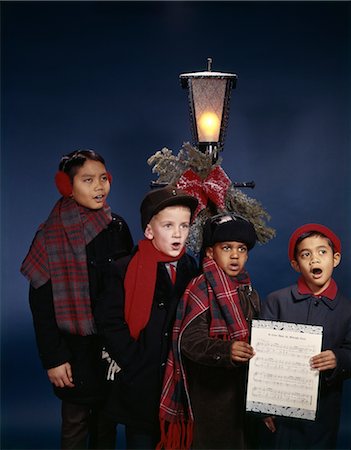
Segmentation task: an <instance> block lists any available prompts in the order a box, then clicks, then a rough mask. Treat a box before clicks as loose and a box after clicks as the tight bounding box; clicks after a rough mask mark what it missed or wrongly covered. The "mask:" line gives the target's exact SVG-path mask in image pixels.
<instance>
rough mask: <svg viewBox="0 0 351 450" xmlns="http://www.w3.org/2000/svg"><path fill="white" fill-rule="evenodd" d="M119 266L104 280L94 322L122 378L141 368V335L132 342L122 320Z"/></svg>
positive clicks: (121, 282) (121, 288) (119, 263)
mask: <svg viewBox="0 0 351 450" xmlns="http://www.w3.org/2000/svg"><path fill="white" fill-rule="evenodd" d="M124 260H126V259H125V258H123V259H121V260H120V261H119V262H118V263H117V262H114V263H112V264H110V266H109V269H108V270H106V272H105V273H104V275H103V277H104V280H103V285H104V288H103V292H102V294H101V297H100V300H99V306H98V307H97V308H96V310H95V314H94V315H95V321H96V325H97V330H98V333H99V335H100V336H101V337H102V339H103V344H104V346H105V348H106V350H107V352H108V353H109V355H110V357H111V358H112V359H113V360H114V361H115V362H116V363H117V364H118V366H119V367H120V368H121V369H122V372H121V375H122V376H123V377H124V376H126V377H130V376H132V375H134V374H135V372H137V371H138V370H140V367H141V366H142V365H143V364H144V362H145V361H144V359H145V356H144V355H145V352H144V351H143V338H142V336H143V332H141V334H140V336H139V339H138V340H135V339H134V338H133V337H132V336H131V334H130V330H129V327H128V324H127V322H126V321H125V316H124V283H123V279H124V272H125V270H123V273H121V265H123V264H125V263H124V262H123V261H124Z"/></svg>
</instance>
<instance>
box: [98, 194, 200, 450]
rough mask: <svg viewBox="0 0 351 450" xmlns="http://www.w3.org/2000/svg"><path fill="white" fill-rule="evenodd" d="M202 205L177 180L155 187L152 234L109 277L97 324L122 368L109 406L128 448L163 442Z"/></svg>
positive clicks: (147, 230)
mask: <svg viewBox="0 0 351 450" xmlns="http://www.w3.org/2000/svg"><path fill="white" fill-rule="evenodd" d="M197 205H198V202H197V200H196V198H195V197H192V196H190V195H188V194H187V193H186V192H184V191H182V190H180V189H177V188H175V187H172V186H168V187H165V188H162V189H155V190H152V191H150V192H149V193H148V194H147V195H146V196H145V198H144V200H143V201H142V203H141V207H140V213H141V225H142V229H143V231H144V235H145V239H142V240H141V241H139V243H138V247H137V248H136V249H135V251H134V252H133V255H132V256H131V257H128V258H122V259H121V260H119V261H116V263H115V264H114V265H113V266H112V267H111V269H113V270H111V273H110V276H109V277H108V278H107V280H106V286H107V289H106V291H105V295H104V297H103V300H104V310H103V311H101V315H100V321H98V328H99V331H100V333H101V335H102V336H103V337H104V339H105V344H106V350H107V352H108V353H109V355H110V357H111V358H112V360H113V361H115V362H116V363H117V364H118V366H119V367H120V369H121V370H120V372H118V373H117V375H116V376H115V377H114V380H111V381H109V382H108V383H109V394H108V396H107V401H106V405H105V408H104V411H105V413H106V416H107V417H109V419H110V420H111V422H112V423H114V424H115V425H116V424H118V423H120V424H124V425H125V431H126V445H127V448H128V449H131V448H133V449H137V448H139V449H152V448H155V446H156V444H157V442H158V441H159V436H160V429H159V420H158V410H159V400H160V393H161V386H162V378H163V373H164V368H165V365H166V360H167V354H168V350H169V346H170V338H171V331H172V326H173V322H174V318H175V312H176V308H177V305H178V301H179V298H180V297H181V295H182V294H183V292H184V290H185V288H186V286H187V284H188V283H189V281H190V280H191V279H192V278H193V277H194V276H195V275H196V274H197V273H198V269H197V266H196V262H195V260H194V259H193V258H192V257H191V256H190V255H187V254H186V253H185V243H186V240H187V237H188V234H189V229H190V222H191V219H192V216H193V214H194V212H195V210H196V208H197ZM103 448H106V447H103ZM108 448H110V447H108ZM113 448H115V447H113Z"/></svg>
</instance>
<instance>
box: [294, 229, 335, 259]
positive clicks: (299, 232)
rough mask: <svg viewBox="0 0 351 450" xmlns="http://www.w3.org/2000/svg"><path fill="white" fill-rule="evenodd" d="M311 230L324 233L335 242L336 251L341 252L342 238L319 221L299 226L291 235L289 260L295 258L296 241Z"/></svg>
mask: <svg viewBox="0 0 351 450" xmlns="http://www.w3.org/2000/svg"><path fill="white" fill-rule="evenodd" d="M309 231H316V232H317V233H321V234H323V235H324V236H325V237H326V238H328V239H330V241H331V242H332V243H333V245H334V251H335V252H338V253H341V242H340V239H339V238H338V237H337V235H336V234H334V233H333V232H332V230H331V229H330V228H328V227H326V226H324V225H320V224H318V223H306V225H302V227H299V228H298V229H297V230H295V231H294V232H293V234H292V235H291V237H290V240H289V246H288V255H289V261H292V260H293V259H294V252H295V246H296V241H297V240H298V239H299V237H300V236H302V235H303V234H305V233H308V232H309Z"/></svg>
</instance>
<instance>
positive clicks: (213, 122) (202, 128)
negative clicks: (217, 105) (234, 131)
mask: <svg viewBox="0 0 351 450" xmlns="http://www.w3.org/2000/svg"><path fill="white" fill-rule="evenodd" d="M220 125H221V123H220V120H219V118H218V116H217V114H215V113H213V112H205V113H203V114H201V116H200V118H199V120H198V129H199V141H200V142H217V141H218V135H219V128H220Z"/></svg>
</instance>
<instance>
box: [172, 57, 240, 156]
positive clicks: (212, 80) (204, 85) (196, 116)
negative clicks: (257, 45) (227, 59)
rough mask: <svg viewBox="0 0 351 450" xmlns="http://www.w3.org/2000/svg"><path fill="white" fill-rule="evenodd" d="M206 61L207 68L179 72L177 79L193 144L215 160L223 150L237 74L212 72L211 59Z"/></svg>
mask: <svg viewBox="0 0 351 450" xmlns="http://www.w3.org/2000/svg"><path fill="white" fill-rule="evenodd" d="M207 63H208V66H207V71H205V72H193V73H183V74H181V75H180V76H179V78H180V81H181V85H182V87H183V88H185V89H188V95H189V108H190V118H191V128H192V134H193V139H194V144H195V145H196V146H197V148H198V149H199V150H200V151H201V152H203V153H207V154H210V155H212V160H213V162H216V161H217V159H218V153H219V152H220V151H221V150H223V146H224V137H225V131H226V128H227V123H228V118H229V102H230V95H231V90H232V88H235V86H236V80H237V78H238V77H237V75H236V74H233V73H223V72H212V68H211V66H212V59H211V58H208V59H207Z"/></svg>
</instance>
